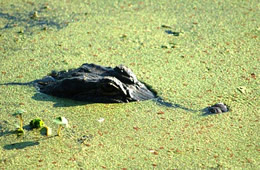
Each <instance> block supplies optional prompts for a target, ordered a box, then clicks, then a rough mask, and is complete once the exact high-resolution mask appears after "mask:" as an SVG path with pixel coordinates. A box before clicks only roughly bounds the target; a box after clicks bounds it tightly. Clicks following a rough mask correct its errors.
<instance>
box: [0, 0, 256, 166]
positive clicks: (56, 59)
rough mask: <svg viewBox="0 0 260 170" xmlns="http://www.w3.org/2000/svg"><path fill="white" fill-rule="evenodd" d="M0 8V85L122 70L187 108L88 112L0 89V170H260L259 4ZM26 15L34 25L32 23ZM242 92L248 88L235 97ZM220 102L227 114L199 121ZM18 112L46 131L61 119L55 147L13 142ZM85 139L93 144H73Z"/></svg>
mask: <svg viewBox="0 0 260 170" xmlns="http://www.w3.org/2000/svg"><path fill="white" fill-rule="evenodd" d="M46 3H47V4H46ZM0 4H1V5H0V6H1V8H0V10H1V11H0V12H1V13H0V61H1V62H0V83H8V82H13V81H16V82H29V81H32V80H35V79H39V78H41V77H43V76H45V75H47V74H48V73H49V72H50V71H51V70H64V69H70V68H76V67H78V66H80V65H81V64H82V63H85V62H89V63H96V64H100V65H105V66H112V67H114V66H115V65H118V64H124V65H127V66H128V67H130V68H131V69H132V70H133V72H134V73H135V74H136V75H137V77H138V79H140V80H141V81H143V82H145V83H147V84H148V85H151V86H152V87H153V89H154V90H156V91H157V93H158V96H161V97H162V98H163V99H164V100H165V101H166V102H168V103H172V105H173V106H183V107H182V108H184V107H185V108H189V109H192V110H194V111H196V112H191V111H187V110H185V109H181V107H165V106H163V105H158V104H157V103H156V102H154V101H144V102H135V103H127V104H85V103H82V102H76V101H71V100H68V99H59V98H54V97H51V96H47V95H44V94H41V93H38V92H37V91H36V90H35V89H34V88H33V87H30V86H0V94H1V95H0V111H1V114H0V117H1V119H0V151H1V155H0V167H5V168H6V169H11V168H16V169H17V168H26V169H31V168H35V166H37V167H38V168H45V167H47V168H48V169H61V168H65V169H80V168H83V169H84V168H85V169H93V168H97V169H101V168H104V167H106V168H108V169H122V168H127V169H152V168H158V169H169V168H177V169H182V168H184V169H189V168H191V169H196V168H206V169H210V168H223V169H226V168H231V169H236V168H243V169H256V168H257V167H259V162H260V160H259V158H260V155H259V141H260V140H259V135H258V131H259V115H258V112H257V108H258V107H259V103H258V101H259V94H260V93H259V87H258V86H259V84H258V83H259V69H258V68H259V64H258V56H259V50H258V46H259V45H258V44H259V24H258V23H259V17H256V16H257V7H258V5H257V1H250V2H249V1H222V0H220V1H203V2H201V1H189V0H182V1H178V2H177V1H176V2H174V1H160V2H157V1H112V0H111V1H71V2H70V1H48V2H46V1H45V2H43V1H37V2H31V1H22V2H19V3H17V1H1V2H0ZM45 7H47V8H45ZM48 8H49V9H48ZM34 11H37V12H38V14H37V15H38V19H37V17H36V18H35V19H34V18H31V17H30V16H31V14H33V12H34ZM40 11H42V12H40ZM7 14H8V16H9V19H8V17H4V16H7ZM14 16H15V17H16V18H18V19H17V20H14V19H11V18H13V17H14ZM10 17H11V18H10ZM41 20H44V21H46V22H43V23H44V24H41ZM48 22H49V24H47V23H48ZM52 22H54V23H56V24H59V25H60V26H56V25H55V24H50V23H52ZM165 26H168V27H167V28H166V27H165ZM5 27H6V28H5ZM45 28H46V29H45ZM166 30H170V31H171V32H174V33H180V34H179V35H178V36H174V35H172V34H168V33H167V32H165V31H166ZM171 32H169V33H171ZM176 35H177V34H176ZM172 44H173V45H174V48H172ZM162 46H166V47H168V46H169V47H171V48H161V47H162ZM239 87H246V89H250V90H248V91H246V93H241V92H240V91H239V90H238V88H239ZM217 102H224V103H226V104H227V105H229V106H230V107H231V109H232V111H231V112H228V113H226V114H221V115H211V116H201V115H202V113H201V111H200V110H202V109H203V108H205V107H207V106H210V105H212V104H215V103H217ZM17 108H22V109H25V110H27V114H26V115H23V119H24V120H25V123H29V122H28V121H27V120H31V119H32V118H34V117H38V116H39V117H42V118H44V120H45V123H46V124H48V125H51V124H52V120H53V118H55V117H57V116H59V115H63V116H65V117H66V118H68V119H69V120H70V126H71V127H70V128H67V129H64V131H63V137H62V138H56V137H50V138H49V137H48V138H46V137H43V136H41V135H39V134H35V133H34V131H28V132H26V134H25V135H24V136H23V138H19V139H17V138H16V135H14V134H12V133H11V131H12V130H14V127H13V124H15V122H16V120H15V119H13V120H10V116H11V113H13V112H14V111H15V110H17ZM158 113H159V114H158ZM100 117H102V118H104V119H105V121H104V122H103V123H99V122H98V121H97V120H98V119H99V118H100ZM5 121H8V122H9V123H7V122H5ZM52 128H53V129H55V128H57V127H55V126H54V127H52ZM55 130H56V129H55ZM84 135H85V136H90V135H91V136H93V137H92V138H91V139H89V140H86V141H85V142H84V143H79V142H78V139H79V138H81V137H82V136H84ZM12 144H14V145H12ZM17 148H18V149H19V150H17ZM32 153H37V154H33V156H31V155H32ZM64 153H65V154H64ZM17 161H18V162H19V164H18V163H17ZM20 162H23V163H20ZM35 162H37V163H36V164H35ZM2 165H3V166H2Z"/></svg>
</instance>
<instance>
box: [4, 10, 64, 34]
mask: <svg viewBox="0 0 260 170" xmlns="http://www.w3.org/2000/svg"><path fill="white" fill-rule="evenodd" d="M31 13H32V12H29V13H28V14H23V13H16V14H14V15H11V14H8V13H3V12H1V11H0V18H4V19H6V20H8V22H7V23H6V24H5V26H4V27H2V28H0V30H4V29H12V28H14V27H17V26H20V27H24V31H25V32H26V31H28V29H29V28H32V27H41V28H44V27H52V28H56V29H58V30H60V29H62V28H65V27H66V26H68V22H59V21H55V20H57V18H55V17H39V18H31V17H30V16H31V15H32V14H31Z"/></svg>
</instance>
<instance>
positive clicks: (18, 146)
mask: <svg viewBox="0 0 260 170" xmlns="http://www.w3.org/2000/svg"><path fill="white" fill-rule="evenodd" d="M39 144H40V143H39V142H35V141H26V142H18V143H12V144H8V145H5V146H4V149H5V150H13V149H24V148H27V147H32V146H36V145H39Z"/></svg>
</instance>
